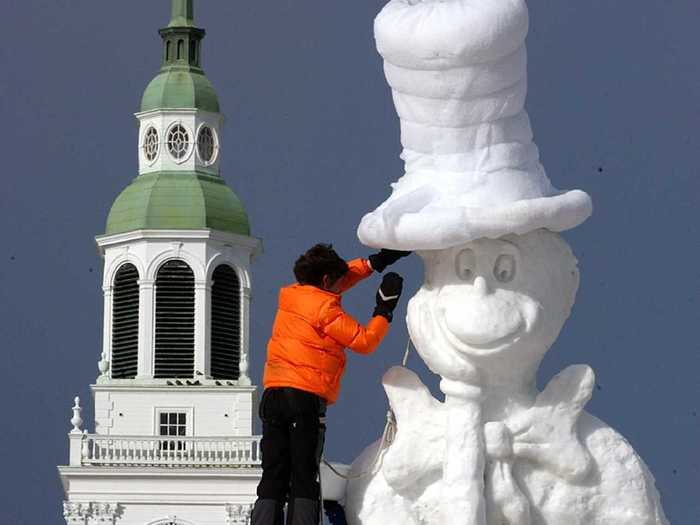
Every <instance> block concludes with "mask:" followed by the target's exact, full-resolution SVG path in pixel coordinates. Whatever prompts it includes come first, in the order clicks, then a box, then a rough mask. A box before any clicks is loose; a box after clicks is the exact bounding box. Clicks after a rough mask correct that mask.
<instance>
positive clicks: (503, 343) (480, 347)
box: [438, 316, 525, 354]
mask: <svg viewBox="0 0 700 525" xmlns="http://www.w3.org/2000/svg"><path fill="white" fill-rule="evenodd" d="M438 326H439V327H440V330H441V331H442V333H443V334H444V335H445V338H446V339H447V340H448V341H449V342H450V344H452V345H453V346H454V347H455V348H457V350H459V351H460V352H462V353H465V354H469V353H474V351H475V350H476V351H477V352H479V353H482V354H492V353H496V352H498V351H499V350H502V349H503V348H505V347H507V346H510V345H511V344H513V343H516V342H518V340H520V338H521V337H522V335H523V333H524V332H525V323H524V322H522V321H521V322H520V324H518V326H517V327H516V329H515V330H513V331H512V332H511V333H510V334H508V335H505V336H503V337H500V338H498V339H494V340H493V341H489V342H488V343H482V344H477V343H465V342H464V341H462V340H461V339H460V338H459V337H457V336H456V335H454V334H453V333H452V332H451V331H450V329H449V328H448V327H447V324H446V321H445V318H444V316H440V319H439V321H438Z"/></svg>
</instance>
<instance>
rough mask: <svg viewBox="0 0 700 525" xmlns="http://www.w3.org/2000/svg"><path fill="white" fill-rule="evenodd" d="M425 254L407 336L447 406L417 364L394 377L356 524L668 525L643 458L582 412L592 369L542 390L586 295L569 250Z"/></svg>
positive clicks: (541, 233) (354, 503)
mask: <svg viewBox="0 0 700 525" xmlns="http://www.w3.org/2000/svg"><path fill="white" fill-rule="evenodd" d="M419 255H420V256H421V257H422V258H423V261H424V263H425V267H426V278H425V282H424V284H423V286H422V287H421V289H420V290H419V292H418V293H417V294H416V295H415V296H414V297H413V298H412V299H411V301H410V303H409V307H408V318H407V321H408V328H409V332H410V335H411V339H412V341H413V344H414V345H415V347H416V350H417V352H418V353H419V355H420V356H421V358H422V359H423V360H424V361H425V363H426V364H427V365H428V367H429V368H430V369H431V370H432V371H433V372H435V373H436V374H439V375H440V376H441V377H442V381H441V383H440V388H441V390H442V392H443V394H444V395H445V397H444V399H443V400H438V399H435V398H434V397H433V396H432V395H431V393H430V392H429V391H428V389H427V388H426V387H425V385H423V383H422V382H421V381H420V379H419V378H418V376H417V375H415V374H414V373H413V372H411V371H409V370H407V369H405V368H402V367H395V368H392V369H390V370H389V371H388V372H387V373H386V374H385V376H384V379H383V384H384V388H385V391H386V394H387V397H388V399H389V404H390V405H391V408H392V410H393V412H394V414H395V416H396V421H397V432H396V436H395V439H394V440H393V442H391V443H390V444H386V443H383V444H382V445H384V446H385V450H384V452H383V454H382V455H381V456H380V461H379V462H378V463H377V464H375V458H376V457H377V447H378V446H380V443H379V442H377V443H374V444H373V445H371V446H370V447H368V448H367V449H366V451H365V452H364V453H363V454H362V455H361V456H360V457H359V458H358V459H357V460H356V461H355V462H354V463H353V465H352V469H351V472H350V477H351V478H353V479H351V480H350V481H349V483H348V487H347V490H346V513H347V515H348V522H349V523H350V524H353V525H360V524H362V525H384V524H386V523H401V524H406V525H413V524H415V525H419V524H421V525H422V524H460V525H487V524H488V525H667V523H668V522H667V520H666V518H665V517H664V514H663V510H662V508H661V505H660V501H659V495H658V492H657V491H656V488H655V486H654V478H653V476H652V475H651V474H650V473H649V471H648V470H647V468H646V466H645V465H644V463H643V461H642V460H641V459H640V458H639V457H638V456H637V455H636V453H635V452H634V450H633V449H632V447H631V446H630V445H629V443H627V442H626V441H625V439H624V438H623V437H622V436H620V435H619V434H618V433H617V432H615V431H614V430H613V429H612V428H610V427H609V426H607V425H606V424H604V423H602V422H601V421H599V420H597V419H595V418H594V417H593V416H591V415H589V414H587V413H586V412H584V411H583V409H584V407H585V405H586V403H587V402H588V400H589V399H590V397H591V395H592V391H593V387H594V385H595V377H594V374H593V371H592V370H591V369H590V367H588V366H586V365H574V366H570V367H568V368H567V369H566V370H564V371H563V372H561V373H560V374H559V375H557V376H556V377H555V378H554V379H552V380H551V381H550V382H549V384H548V385H547V387H546V388H545V389H544V391H542V392H538V391H537V389H536V388H535V377H536V373H537V368H538V366H539V363H540V361H541V359H542V357H543V356H544V354H545V353H546V352H547V350H548V349H549V348H550V347H551V345H552V344H553V343H554V341H555V340H556V338H557V336H558V335H559V332H560V330H561V328H562V327H563V325H564V322H565V321H566V319H567V318H568V317H569V314H570V312H571V308H572V306H573V304H574V299H575V294H576V290H577V288H578V283H579V274H578V269H577V262H576V258H575V257H574V255H573V254H572V252H571V250H570V248H569V246H568V245H567V243H566V242H565V241H564V240H563V239H562V238H561V237H560V236H559V235H558V234H556V233H553V232H549V231H547V230H536V231H534V232H530V233H528V234H525V235H513V234H511V235H507V236H505V237H503V238H501V239H497V240H494V239H478V240H476V241H473V242H470V243H465V244H463V245H461V246H456V247H453V248H448V249H446V250H439V251H428V252H419ZM504 258H505V259H504ZM504 261H507V264H506V263H505V262H504ZM504 269H506V270H507V273H506V274H504V273H503V271H505V270H504Z"/></svg>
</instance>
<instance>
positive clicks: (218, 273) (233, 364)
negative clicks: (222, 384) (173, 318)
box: [209, 262, 243, 381]
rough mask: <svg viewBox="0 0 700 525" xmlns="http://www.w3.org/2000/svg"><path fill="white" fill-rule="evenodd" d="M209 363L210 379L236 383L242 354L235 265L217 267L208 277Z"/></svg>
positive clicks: (239, 289)
mask: <svg viewBox="0 0 700 525" xmlns="http://www.w3.org/2000/svg"><path fill="white" fill-rule="evenodd" d="M211 280H212V284H211V301H210V303H211V313H210V316H209V324H210V326H209V341H210V343H209V362H210V375H211V377H212V378H213V379H224V380H233V381H237V380H238V379H239V378H240V359H241V353H242V351H243V285H242V281H241V277H240V275H239V273H238V271H237V269H236V267H235V265H233V264H231V263H229V262H221V263H220V264H217V266H216V267H215V268H214V271H213V272H212V274H211Z"/></svg>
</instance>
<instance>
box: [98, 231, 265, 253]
mask: <svg viewBox="0 0 700 525" xmlns="http://www.w3.org/2000/svg"><path fill="white" fill-rule="evenodd" d="M143 239H146V240H169V241H170V240H172V241H186V240H212V241H218V242H221V243H223V244H227V243H228V244H231V245H233V246H241V247H244V248H249V249H250V250H251V257H255V256H256V255H259V254H261V253H262V251H263V245H262V241H261V240H260V239H258V238H256V237H250V236H248V235H239V234H237V233H230V232H222V231H219V230H208V229H201V230H150V229H149V230H132V231H129V232H123V233H113V234H110V235H98V236H97V237H95V242H96V243H97V247H98V249H99V251H100V253H101V254H102V255H104V251H105V249H106V248H111V247H112V246H119V245H121V244H129V243H132V242H134V241H139V240H143Z"/></svg>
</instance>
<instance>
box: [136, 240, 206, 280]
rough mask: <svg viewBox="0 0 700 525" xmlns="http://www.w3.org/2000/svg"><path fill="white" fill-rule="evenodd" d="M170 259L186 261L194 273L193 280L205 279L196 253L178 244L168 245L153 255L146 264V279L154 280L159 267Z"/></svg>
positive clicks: (201, 263)
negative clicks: (168, 246)
mask: <svg viewBox="0 0 700 525" xmlns="http://www.w3.org/2000/svg"><path fill="white" fill-rule="evenodd" d="M171 260H180V261H183V262H186V263H187V265H188V266H189V267H190V269H191V270H192V273H193V274H194V280H195V282H196V281H203V280H204V279H205V273H204V263H203V262H202V261H201V260H200V259H199V258H198V257H197V256H196V255H194V254H192V253H190V252H188V251H187V250H185V249H183V248H182V247H180V246H174V247H170V248H168V249H167V250H163V251H161V252H160V253H159V254H158V255H156V256H155V257H153V258H152V259H151V262H150V263H149V264H148V268H146V279H149V280H153V281H155V280H156V278H157V277H158V270H159V269H160V267H161V266H163V265H164V264H165V263H166V262H168V261H171Z"/></svg>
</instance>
